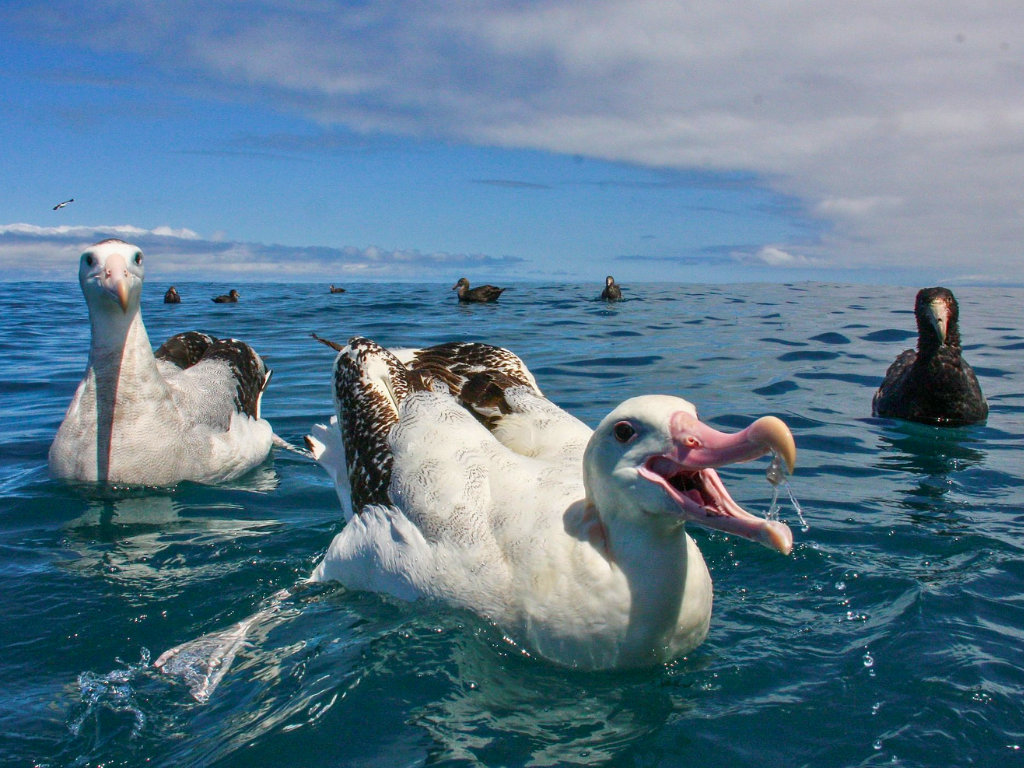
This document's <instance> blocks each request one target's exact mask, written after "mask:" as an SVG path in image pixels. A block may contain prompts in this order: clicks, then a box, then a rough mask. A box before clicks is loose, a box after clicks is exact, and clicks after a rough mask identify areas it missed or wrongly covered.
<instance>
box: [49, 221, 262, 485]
mask: <svg viewBox="0 0 1024 768" xmlns="http://www.w3.org/2000/svg"><path fill="white" fill-rule="evenodd" d="M142 262H143V256H142V251H140V250H139V249H138V248H137V247H135V246H134V245H131V244H129V243H126V242H124V241H122V240H104V241H103V242H100V243H97V244H96V245H93V246H91V247H90V248H88V249H87V250H86V251H85V252H84V253H83V254H82V258H81V261H80V263H79V270H78V282H79V283H80V284H81V286H82V293H83V294H84V295H85V301H86V304H87V305H88V308H89V321H90V323H91V326H92V341H91V344H90V348H89V362H88V366H87V367H86V370H85V377H84V378H83V379H82V383H81V384H79V386H78V391H77V392H75V396H74V398H72V400H71V405H70V406H69V407H68V411H67V414H66V415H65V417H64V421H63V423H62V424H61V425H60V429H59V430H58V431H57V436H56V438H55V439H54V441H53V445H52V446H51V447H50V457H49V463H50V472H51V473H52V474H53V476H54V477H57V478H60V479H63V480H78V481H84V482H100V483H112V484H117V485H173V484H175V483H177V482H179V481H182V480H192V481H195V482H200V483H217V482H223V481H228V480H232V479H234V478H236V477H239V476H241V475H243V474H244V473H246V472H248V471H249V470H250V469H252V468H253V467H255V466H256V465H258V464H260V463H261V462H262V461H263V460H264V459H266V457H267V455H268V454H269V453H270V448H271V443H272V440H273V430H272V429H271V426H270V424H268V423H267V422H266V421H265V420H264V419H262V418H261V417H260V400H261V398H262V396H263V392H264V390H265V389H266V387H267V383H268V382H269V381H270V374H271V372H270V371H269V370H268V369H267V367H266V365H265V364H264V363H263V360H262V359H261V358H260V356H259V355H257V354H256V353H255V352H254V351H253V350H252V348H251V347H249V346H248V345H247V344H243V343H242V342H240V341H237V340H235V339H216V338H214V337H212V336H207V335H206V334H204V333H196V332H195V331H190V332H188V333H182V334H178V335H177V336H173V337H171V338H170V339H168V340H167V341H166V342H165V343H164V344H163V346H161V347H160V349H158V350H157V351H156V353H155V354H154V352H153V348H152V346H151V345H150V342H149V336H148V335H147V334H146V327H145V325H144V324H143V322H142V312H141V309H140V306H139V302H140V298H141V295H142V283H143V280H144V277H145V270H144V269H143V266H142Z"/></svg>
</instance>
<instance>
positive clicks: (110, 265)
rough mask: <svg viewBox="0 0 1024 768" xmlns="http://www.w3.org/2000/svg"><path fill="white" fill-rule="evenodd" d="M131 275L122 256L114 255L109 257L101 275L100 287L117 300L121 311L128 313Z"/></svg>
mask: <svg viewBox="0 0 1024 768" xmlns="http://www.w3.org/2000/svg"><path fill="white" fill-rule="evenodd" d="M130 278H131V275H129V274H128V263H127V262H126V261H125V260H124V257H123V256H121V255H120V254H117V253H114V254H111V255H110V256H108V257H107V260H106V262H105V263H104V265H103V273H102V274H101V275H100V281H99V282H100V286H102V287H103V290H105V291H106V292H107V293H109V294H110V295H111V296H113V297H114V298H115V299H117V303H118V304H120V305H121V311H122V312H127V311H128V292H129V288H130V282H129V281H130Z"/></svg>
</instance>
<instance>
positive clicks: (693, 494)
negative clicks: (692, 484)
mask: <svg viewBox="0 0 1024 768" xmlns="http://www.w3.org/2000/svg"><path fill="white" fill-rule="evenodd" d="M683 495H684V496H686V497H687V498H688V499H689V500H690V501H694V502H696V503H697V504H698V505H699V506H701V507H703V506H704V498H703V497H702V496H701V495H700V491H698V490H697V489H696V488H694V489H693V490H692V491H687V492H686V493H684V494H683Z"/></svg>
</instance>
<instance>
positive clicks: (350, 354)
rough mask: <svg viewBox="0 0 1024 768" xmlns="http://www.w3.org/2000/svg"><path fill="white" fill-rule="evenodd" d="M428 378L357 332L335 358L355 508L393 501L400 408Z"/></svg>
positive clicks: (336, 397) (336, 388)
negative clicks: (394, 436) (394, 431)
mask: <svg viewBox="0 0 1024 768" xmlns="http://www.w3.org/2000/svg"><path fill="white" fill-rule="evenodd" d="M423 387H424V385H423V379H422V378H421V376H420V375H419V374H413V373H412V372H411V371H409V370H408V369H406V367H405V366H404V365H402V363H401V362H400V361H399V360H398V358H396V357H395V356H394V355H393V354H391V353H390V352H388V351H387V350H386V349H384V348H383V347H382V346H380V345H379V344H377V343H376V342H373V341H370V340H369V339H364V338H361V337H358V336H357V337H355V338H353V339H351V340H350V341H349V343H348V346H347V347H344V348H343V349H342V350H341V351H340V352H339V353H338V357H337V359H336V360H335V363H334V402H335V407H336V408H337V411H338V423H339V425H340V426H341V434H342V439H343V440H344V442H345V463H346V465H347V467H348V478H349V485H350V487H351V493H352V508H353V510H355V511H356V512H357V513H358V512H359V511H361V510H362V509H363V508H364V507H365V506H367V505H368V504H384V505H388V504H390V503H391V500H390V498H389V496H388V487H389V486H390V485H391V470H392V466H393V462H394V457H393V455H392V453H391V446H390V444H389V442H388V435H389V433H390V431H391V428H392V427H393V426H394V425H395V423H396V422H397V421H398V407H399V406H400V405H401V403H402V401H403V400H404V399H405V398H406V397H407V396H408V395H409V393H410V392H412V391H413V390H414V389H422V388H423Z"/></svg>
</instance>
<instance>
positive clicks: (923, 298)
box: [871, 287, 988, 427]
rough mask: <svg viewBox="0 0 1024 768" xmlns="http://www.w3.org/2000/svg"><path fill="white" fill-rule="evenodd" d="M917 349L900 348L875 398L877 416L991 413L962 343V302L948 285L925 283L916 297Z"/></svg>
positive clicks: (928, 419)
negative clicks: (937, 285)
mask: <svg viewBox="0 0 1024 768" xmlns="http://www.w3.org/2000/svg"><path fill="white" fill-rule="evenodd" d="M914 315H915V316H916V317H917V334H918V338H917V349H916V350H913V349H908V350H905V351H904V352H903V353H901V354H900V355H899V356H898V357H897V358H896V360H895V361H894V362H893V363H892V365H890V366H889V370H887V371H886V372H885V379H884V381H882V385H881V386H880V387H879V388H878V391H877V392H876V393H875V397H874V399H873V400H872V402H871V411H872V415H874V416H886V417H890V418H896V419H906V420H908V421H918V422H923V423H925V424H934V425H935V426H940V427H941V426H947V427H954V426H963V425H967V424H976V423H977V422H979V421H984V420H985V419H986V418H987V417H988V403H987V402H986V400H985V396H984V395H983V394H982V392H981V386H980V385H979V384H978V377H977V376H975V374H974V371H973V369H972V368H971V366H970V365H969V364H968V362H967V361H966V360H964V358H963V353H962V350H961V349H960V307H959V305H958V304H957V301H956V298H955V297H954V296H953V292H952V291H950V290H949V289H948V288H942V287H935V288H922V289H921V290H920V291H918V292H917V298H916V299H915V301H914Z"/></svg>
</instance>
